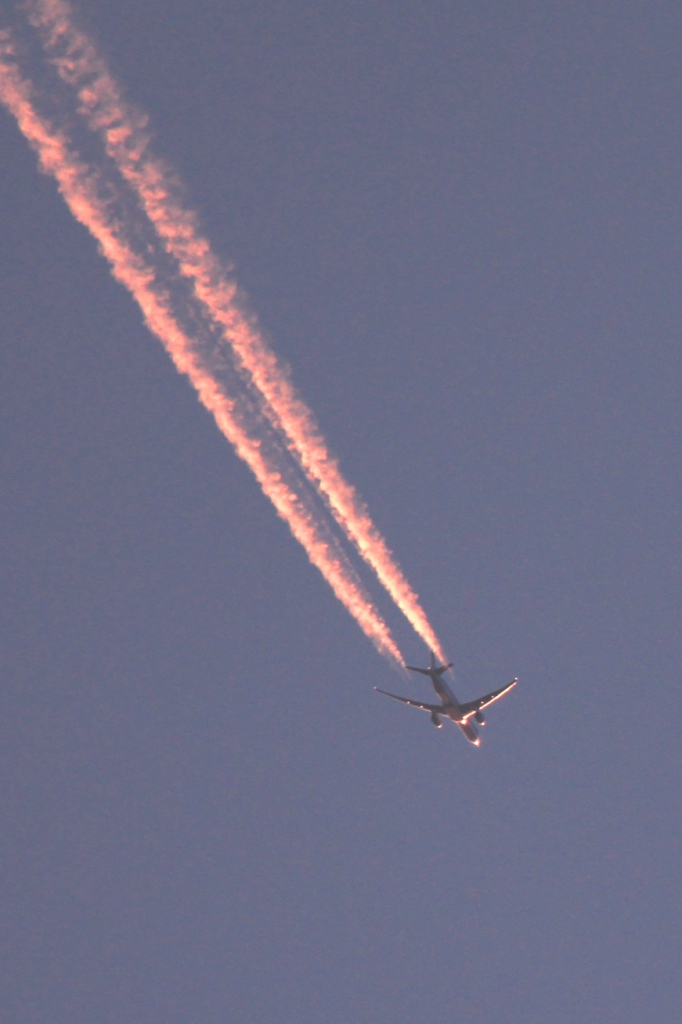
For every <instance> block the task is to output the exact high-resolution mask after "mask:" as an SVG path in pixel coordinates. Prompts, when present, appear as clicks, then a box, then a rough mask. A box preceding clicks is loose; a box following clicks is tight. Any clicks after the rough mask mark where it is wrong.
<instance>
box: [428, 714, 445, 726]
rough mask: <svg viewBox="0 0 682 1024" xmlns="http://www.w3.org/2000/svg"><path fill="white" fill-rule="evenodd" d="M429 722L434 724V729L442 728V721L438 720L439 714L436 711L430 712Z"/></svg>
mask: <svg viewBox="0 0 682 1024" xmlns="http://www.w3.org/2000/svg"><path fill="white" fill-rule="evenodd" d="M431 722H432V723H433V725H435V727H436V729H442V728H443V723H442V722H441V720H440V716H439V714H438V712H437V711H432V712H431Z"/></svg>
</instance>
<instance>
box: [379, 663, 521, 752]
mask: <svg viewBox="0 0 682 1024" xmlns="http://www.w3.org/2000/svg"><path fill="white" fill-rule="evenodd" d="M405 668H409V670H410V672H419V673H421V675H423V676H428V677H429V679H430V680H431V682H432V683H433V688H434V690H435V691H436V693H437V694H438V696H439V697H440V699H441V703H440V704H420V702H419V701H418V700H408V698H407V697H398V696H397V694H395V693H389V692H388V690H380V689H379V687H378V686H375V687H374V689H375V690H376V691H377V693H383V694H384V695H385V696H386V697H393V699H394V700H400V701H402V702H403V704H409V705H410V707H413V708H421V709H422V711H429V712H430V713H431V721H432V722H433V724H434V725H435V726H436V728H437V729H440V728H442V725H443V723H442V722H441V717H443V718H449V719H450V720H451V721H453V722H455V723H456V724H457V725H458V726H459V727H460V729H461V730H462V732H463V733H464V735H465V736H466V738H467V739H468V740H469V743H473V745H474V746H475V747H480V745H481V737H480V736H479V735H478V732H477V730H476V726H475V725H473V724H472V722H471V719H472V718H474V719H475V720H476V721H477V722H478V724H479V725H485V718H484V717H483V708H487V707H488V705H489V704H492V703H493V702H494V701H496V700H499V699H500V697H504V695H505V693H509V691H510V690H512V689H513V688H514V687H515V686H516V684H517V683H518V678H517V677H515V678H514V679H512V681H511V683H507V685H506V686H501V687H500V689H499V690H493V692H492V693H487V694H486V695H485V697H479V698H478V700H470V701H468V702H467V703H466V704H460V703H459V701H458V700H457V698H456V697H455V695H454V693H453V692H452V690H451V689H450V687H449V686H448V684H447V683H446V682H445V680H444V679H443V673H444V672H447V670H448V669H449V668H452V662H449V663H448V664H447V665H437V664H436V658H435V655H434V653H433V651H431V664H430V665H429V667H428V668H415V667H414V665H406V666H405Z"/></svg>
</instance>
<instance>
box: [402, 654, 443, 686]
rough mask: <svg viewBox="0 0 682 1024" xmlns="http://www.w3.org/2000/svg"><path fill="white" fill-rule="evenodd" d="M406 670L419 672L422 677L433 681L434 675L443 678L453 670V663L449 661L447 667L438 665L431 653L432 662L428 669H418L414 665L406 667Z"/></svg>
mask: <svg viewBox="0 0 682 1024" xmlns="http://www.w3.org/2000/svg"><path fill="white" fill-rule="evenodd" d="M405 668H409V670H410V672H419V673H420V675H422V676H429V678H430V679H433V677H434V675H437V676H442V675H443V673H444V672H447V670H448V669H449V668H452V662H451V661H449V662H448V663H447V665H437V664H436V656H435V654H434V653H433V651H431V662H430V664H429V667H428V668H416V666H414V665H406V666H405Z"/></svg>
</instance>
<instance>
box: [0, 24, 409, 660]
mask: <svg viewBox="0 0 682 1024" xmlns="http://www.w3.org/2000/svg"><path fill="white" fill-rule="evenodd" d="M15 57H16V54H15V47H14V45H13V42H12V37H11V35H10V33H9V32H8V31H6V30H0V101H1V102H2V103H4V105H5V106H6V107H7V108H8V109H9V110H10V112H11V113H12V114H13V115H14V117H15V118H16V120H17V122H18V124H19V128H20V129H21V131H22V133H23V134H24V136H25V137H26V139H27V141H28V142H29V144H30V145H31V146H32V148H33V149H34V150H35V151H36V153H37V154H38V157H39V160H40V166H41V169H42V170H43V171H45V172H46V173H48V174H51V175H52V176H53V177H54V178H55V179H56V181H57V184H58V187H59V190H60V192H61V194H62V196H63V198H64V199H65V201H66V203H67V205H68V207H69V209H70V210H71V212H72V214H73V215H74V217H75V218H76V219H77V220H78V221H80V223H81V224H83V225H84V226H85V227H86V228H87V229H88V230H89V231H90V233H91V234H92V235H93V237H94V238H95V239H96V240H97V242H98V243H99V246H100V249H101V252H102V253H103V255H104V256H105V257H106V259H107V260H108V261H109V264H110V266H111V271H112V274H113V276H114V277H115V278H116V279H117V280H118V281H119V282H120V283H121V284H123V285H124V286H125V287H126V288H127V289H128V291H129V292H130V293H131V294H132V296H133V297H134V299H135V300H136V302H137V303H138V305H139V307H140V309H141V310H142V313H143V315H144V319H145V322H146V324H147V326H148V327H149V329H150V330H151V331H153V333H154V334H155V335H156V336H157V337H158V338H159V340H160V341H161V343H162V344H163V346H164V348H165V349H166V351H167V352H168V353H169V355H170V357H171V359H172V360H173V362H174V364H175V366H176V368H177V369H178V371H179V372H180V373H183V374H186V375H187V376H188V377H189V379H190V381H191V383H192V384H193V386H194V387H195V389H196V391H197V393H198V395H199V398H200V400H201V402H202V403H203V405H204V406H205V407H206V409H208V410H209V411H210V412H211V413H212V414H213V416H214V418H215V421H216V423H217V425H218V427H219V429H220V430H221V431H222V433H223V434H224V436H225V437H226V438H227V439H228V440H229V441H230V442H231V443H232V444H233V446H234V448H235V449H236V451H237V454H238V455H239V456H240V457H241V458H242V459H243V460H244V461H245V462H246V463H247V464H248V465H249V467H250V468H251V470H252V471H253V473H254V474H255V476H256V478H257V480H258V482H259V484H260V486H261V488H262V489H263V491H264V493H265V494H266V495H267V497H268V498H269V499H270V500H271V502H272V503H273V505H274V506H275V508H276V509H277V511H278V513H279V514H280V516H282V518H283V519H285V520H286V522H287V523H288V525H289V527H290V529H291V532H292V533H293V535H294V536H295V537H296V539H297V540H298V541H300V543H301V544H302V545H303V547H304V548H305V550H306V552H307V554H308V557H309V558H310V561H311V562H312V563H313V564H314V565H315V566H317V568H318V569H319V570H320V572H321V573H322V575H323V576H324V578H325V579H326V580H327V582H328V583H329V584H330V586H331V588H332V590H333V591H334V593H335V594H336V596H337V597H338V598H339V600H340V601H341V602H342V603H343V604H344V605H345V607H346V608H347V609H348V611H349V612H350V613H351V615H353V617H354V618H355V619H356V620H357V622H358V623H359V625H360V626H361V628H362V629H363V631H364V632H365V634H366V635H367V636H368V637H369V639H370V640H371V641H372V642H373V643H374V644H375V646H376V647H377V649H378V650H379V651H380V652H381V653H382V654H383V655H384V656H385V657H387V658H388V659H389V660H390V661H392V662H394V663H397V664H399V665H402V663H403V658H402V656H401V654H400V651H399V650H398V648H397V646H396V644H395V643H394V641H393V639H392V638H391V635H390V633H389V630H388V627H387V625H386V623H385V622H384V621H383V620H382V619H381V617H380V616H379V614H378V612H377V611H376V610H375V608H374V607H373V606H372V604H371V603H370V602H369V600H368V599H367V597H366V596H365V595H364V594H363V592H362V589H361V587H360V586H359V585H358V582H357V580H356V578H355V575H354V572H353V570H352V567H350V566H349V565H348V566H347V565H346V564H345V556H344V553H343V552H342V550H341V549H340V547H338V544H336V545H335V543H334V540H333V539H331V540H330V538H329V537H328V536H326V534H325V531H324V529H323V527H322V526H321V525H320V524H319V523H318V522H316V520H315V515H314V512H313V511H312V510H311V509H310V508H308V507H306V504H305V502H304V500H303V499H302V498H301V497H300V496H299V495H298V494H297V493H296V492H295V491H294V490H292V488H291V487H290V486H289V485H288V484H287V482H286V481H285V480H284V478H283V475H282V472H281V468H280V467H278V465H277V464H276V462H275V461H274V460H271V459H269V458H268V457H267V455H266V454H265V453H264V451H263V444H262V439H261V438H259V437H256V436H253V434H252V433H250V432H249V429H248V424H246V423H244V422H242V419H243V417H242V415H241V414H240V409H239V400H238V397H235V396H230V395H229V394H226V393H225V390H224V387H223V386H222V385H221V384H220V382H219V381H218V380H217V379H216V378H215V376H212V375H211V373H210V370H209V369H208V368H207V366H206V363H205V360H203V359H202V357H201V354H200V353H198V352H197V351H196V347H195V345H194V343H193V340H192V339H191V338H190V337H189V336H188V335H187V334H186V333H185V332H184V331H183V329H182V328H181V326H180V324H179V323H178V321H177V319H176V318H175V317H174V316H173V314H172V312H171V309H172V306H171V304H170V301H169V299H168V297H167V296H164V294H163V292H162V291H161V290H160V289H159V287H158V283H157V282H156V281H155V271H154V268H153V267H152V266H150V265H149V263H148V261H146V260H145V259H143V258H142V257H141V256H140V255H139V253H136V252H135V251H134V248H133V247H132V246H131V244H130V242H129V240H128V239H127V238H126V230H125V225H124V224H123V223H121V222H120V221H117V220H116V218H115V216H114V215H113V214H112V212H111V209H110V207H109V206H108V204H107V203H106V201H104V200H103V199H102V197H101V191H100V188H99V185H100V179H99V178H98V175H97V173H96V171H93V169H92V168H91V167H89V166H88V165H87V164H85V163H83V161H82V160H81V159H80V158H79V157H78V156H77V155H76V154H75V153H74V152H73V151H72V149H71V147H70V144H69V140H68V139H67V137H66V136H65V134H64V133H63V132H61V131H59V130H58V129H57V128H56V127H55V126H54V125H53V124H52V123H51V122H50V121H49V120H48V119H47V118H46V117H44V116H43V115H41V114H40V113H39V112H38V110H37V108H36V105H35V103H34V100H33V95H32V88H31V84H30V82H28V81H27V80H26V79H25V78H24V77H23V76H22V75H21V72H20V70H19V67H18V64H17V62H16V59H15Z"/></svg>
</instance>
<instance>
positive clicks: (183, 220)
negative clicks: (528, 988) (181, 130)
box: [26, 0, 445, 661]
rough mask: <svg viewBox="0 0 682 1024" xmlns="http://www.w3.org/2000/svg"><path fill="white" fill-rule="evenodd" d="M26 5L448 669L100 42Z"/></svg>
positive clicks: (168, 245) (199, 293)
mask: <svg viewBox="0 0 682 1024" xmlns="http://www.w3.org/2000/svg"><path fill="white" fill-rule="evenodd" d="M26 6H27V9H28V10H29V12H30V13H29V16H30V20H31V22H32V23H33V24H34V25H35V26H36V27H37V28H38V29H39V31H40V33H41V37H42V39H43V45H44V46H45V49H46V52H47V54H48V56H49V57H50V58H51V61H52V63H53V64H54V65H55V67H56V68H57V71H58V73H59V75H60V76H61V78H62V79H63V81H65V82H67V83H68V84H69V85H71V86H73V87H74V88H75V89H76V90H77V93H78V98H79V101H80V112H81V114H83V115H84V116H85V118H86V120H87V123H88V124H89V126H90V127H91V128H92V129H93V130H95V131H98V132H99V133H101V135H102V138H103V140H104V144H105V147H106V151H107V154H108V155H109V156H110V157H111V159H112V160H113V161H114V162H115V163H116V166H117V167H118V169H119V171H120V172H121V174H122V176H123V177H124V179H125V180H126V181H127V182H128V183H129V184H130V185H131V186H132V188H133V189H134V190H135V192H136V193H137V195H138V196H139V199H140V202H141V204H142V207H143V209H144V211H145V213H146V214H147V216H148V217H149V219H150V221H151V222H152V223H153V225H154V227H155V229H156V231H157V233H158V236H159V238H160V239H161V242H162V244H163V245H164V247H165V249H166V252H167V253H168V254H170V255H171V256H173V257H174V258H175V259H176V260H177V262H178V265H179V269H180V272H181V274H182V275H183V276H184V277H186V278H188V279H189V280H191V281H192V284H193V288H194V293H195V295H196V297H197V298H198V299H199V301H200V302H201V303H202V304H203V306H204V308H205V310H206V313H207V314H208V316H209V317H210V319H211V320H212V321H213V322H214V323H215V324H216V325H219V327H220V328H221V329H222V331H223V337H224V338H225V340H226V341H228V343H229V344H230V345H231V347H232V349H233V352H234V353H235V357H236V359H237V364H238V366H239V367H240V368H241V370H242V372H243V373H244V374H245V375H246V378H247V380H248V381H249V382H250V383H251V384H252V385H253V387H254V388H255V390H256V392H257V393H258V394H259V396H260V401H261V409H262V412H263V414H264V415H265V416H266V417H267V418H268V419H269V420H270V422H271V423H272V425H273V426H274V428H275V429H276V430H278V431H280V432H281V433H282V434H283V435H284V437H285V440H286V444H287V446H288V448H289V450H290V452H291V453H292V455H293V456H294V457H295V458H296V459H297V461H298V462H299V464H300V466H301V468H302V469H303V471H304V473H305V474H306V476H307V477H308V479H309V480H310V481H311V482H312V483H313V484H314V486H315V487H316V488H317V489H318V490H319V492H320V493H321V494H322V495H323V497H324V498H325V500H326V502H327V504H328V507H329V509H330V511H331V513H332V515H333V516H334V518H335V519H336V521H337V522H338V523H339V525H340V526H341V528H342V529H343V530H344V532H345V533H346V535H347V537H348V538H349V539H350V540H351V541H352V542H353V543H354V544H355V546H356V547H357V549H358V551H359V552H360V554H361V555H362V557H363V558H364V559H365V561H366V562H367V563H368V564H369V565H370V566H371V567H372V569H373V570H374V572H375V573H376V575H377V577H378V578H379V580H380V581H381V583H382V584H383V585H384V587H385V588H386V590H387V591H388V593H389V594H390V595H391V597H392V598H393V600H394V601H395V603H396V604H397V606H398V607H399V608H400V610H401V611H402V612H403V614H404V615H405V616H406V618H407V619H408V621H409V622H410V623H411V625H412V626H413V628H414V629H415V631H416V632H417V633H418V634H419V635H420V636H421V637H422V638H423V639H424V641H425V642H426V644H427V646H428V647H429V648H430V649H431V650H433V651H434V652H435V653H436V654H438V656H439V657H440V658H441V660H442V661H444V660H445V657H444V654H443V651H442V648H441V645H440V643H439V642H438V638H437V637H436V634H435V632H434V630H433V628H432V627H431V625H430V623H429V621H428V619H427V617H426V614H425V612H424V611H423V609H422V607H421V605H420V603H419V599H418V597H417V595H416V594H415V593H414V591H413V590H412V588H411V587H410V585H409V583H408V582H407V580H406V579H405V577H404V575H403V573H402V570H401V569H400V567H399V566H398V564H397V563H396V560H395V558H394V556H393V554H392V552H391V551H390V549H389V547H388V545H387V544H386V541H385V540H384V538H383V537H382V535H381V534H380V532H379V531H378V530H377V528H376V527H375V525H374V523H373V522H372V519H371V518H370V515H369V512H368V510H367V507H366V505H365V504H364V502H363V501H362V500H361V499H360V497H359V495H358V494H357V491H356V490H355V488H354V487H352V486H351V485H350V484H349V483H348V482H347V481H346V480H345V479H344V477H343V475H342V473H341V471H340V468H339V464H338V462H337V460H336V459H335V458H334V457H333V456H332V455H331V453H330V452H329V449H328V447H327V444H326V441H325V439H324V438H323V436H322V434H321V433H320V430H319V428H318V427H317V424H316V423H315V419H314V417H313V414H312V412H311V411H310V410H309V409H308V407H307V406H306V404H305V403H304V402H303V400H302V399H301V398H300V396H299V395H298V394H297V392H296V390H295V388H294V386H293V385H292V383H291V380H290V378H289V374H288V371H287V369H286V368H285V367H283V366H282V364H281V363H280V362H279V361H278V359H277V356H276V355H275V353H274V352H273V351H272V349H271V348H270V346H269V345H268V343H267V341H266V339H265V338H264V337H263V335H262V333H261V332H260V331H259V330H258V327H257V325H256V321H255V317H253V316H251V315H249V314H248V313H247V312H245V308H246V304H245V300H244V296H243V295H242V294H240V291H239V289H238V288H237V285H236V284H235V283H234V282H233V281H231V280H230V279H228V278H227V276H226V273H225V270H224V269H223V268H222V266H221V265H220V263H219V261H218V259H217V258H216V257H215V256H214V255H213V253H212V252H211V249H210V246H209V243H208V241H207V240H206V239H205V238H204V237H203V236H202V235H201V233H200V232H199V229H198V227H197V221H196V217H195V216H194V214H193V213H192V212H191V211H189V210H187V209H185V208H184V207H183V206H182V204H181V203H180V201H179V199H178V197H177V195H176V190H175V188H174V177H173V175H172V174H171V173H170V172H169V170H168V168H167V167H166V166H165V164H164V163H163V162H162V161H160V160H158V159H157V158H155V157H154V156H153V155H152V154H151V153H150V145H149V136H148V134H147V131H146V125H147V118H146V117H145V116H144V115H142V114H141V113H140V112H139V111H137V110H136V109H134V108H133V107H132V106H131V105H130V104H129V103H127V102H126V101H125V100H124V99H123V96H122V93H121V89H120V88H119V86H118V85H117V83H116V82H115V80H114V79H113V77H112V75H111V74H110V72H109V70H108V67H107V65H106V63H105V61H104V60H103V58H102V57H100V56H99V54H98V53H97V51H96V49H95V47H94V44H93V43H92V42H91V40H90V39H89V38H88V37H87V36H86V35H85V34H84V33H83V32H81V31H80V30H79V29H77V28H76V27H75V26H74V24H73V21H72V15H71V8H70V6H69V4H68V3H66V2H65V0H27V4H26Z"/></svg>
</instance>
